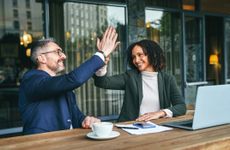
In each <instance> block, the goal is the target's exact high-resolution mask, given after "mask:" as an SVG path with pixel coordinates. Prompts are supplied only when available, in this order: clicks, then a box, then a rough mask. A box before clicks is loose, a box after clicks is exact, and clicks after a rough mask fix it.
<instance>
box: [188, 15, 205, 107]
mask: <svg viewBox="0 0 230 150" xmlns="http://www.w3.org/2000/svg"><path fill="white" fill-rule="evenodd" d="M202 32H203V30H202V25H201V19H200V18H197V17H193V16H186V17H185V65H186V70H185V73H186V82H187V83H191V82H201V81H204V61H203V60H204V59H203V45H202V34H201V33H202ZM197 87H198V86H197V85H191V86H186V88H185V100H186V104H187V105H188V106H190V105H192V106H194V103H195V97H196V91H197Z"/></svg>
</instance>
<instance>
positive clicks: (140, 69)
mask: <svg viewBox="0 0 230 150" xmlns="http://www.w3.org/2000/svg"><path fill="white" fill-rule="evenodd" d="M127 52H128V55H127V57H128V63H129V66H130V68H131V70H128V71H126V72H125V73H123V74H120V75H114V76H110V77H108V76H106V75H104V76H99V75H96V76H95V77H94V79H95V85H96V86H98V87H101V88H105V89H115V90H125V95H124V101H123V106H122V109H121V113H120V116H119V119H118V121H129V120H135V119H136V121H149V120H152V119H158V118H161V117H173V116H179V115H184V114H185V113H186V105H185V102H184V99H183V97H182V95H181V93H180V92H179V89H178V87H177V84H176V81H175V79H174V77H173V76H172V75H169V74H166V73H165V72H162V69H163V68H164V67H165V57H164V55H163V50H162V49H161V48H160V46H159V45H158V44H157V43H156V42H154V41H151V40H142V41H139V42H136V43H133V44H131V45H130V46H129V47H128V51H127ZM104 70H105V68H104ZM101 72H103V70H102V71H101Z"/></svg>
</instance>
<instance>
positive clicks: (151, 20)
mask: <svg viewBox="0 0 230 150" xmlns="http://www.w3.org/2000/svg"><path fill="white" fill-rule="evenodd" d="M145 13H146V15H145V16H146V18H145V23H146V30H147V38H148V39H151V40H153V41H156V42H158V43H159V44H160V46H161V47H162V48H163V50H164V54H165V57H166V71H167V72H169V73H171V74H173V75H174V76H175V77H176V80H177V82H178V84H179V85H181V63H180V61H181V57H180V55H181V54H180V53H181V41H182V40H181V30H180V29H181V19H180V14H179V13H174V12H166V11H158V10H146V11H145Z"/></svg>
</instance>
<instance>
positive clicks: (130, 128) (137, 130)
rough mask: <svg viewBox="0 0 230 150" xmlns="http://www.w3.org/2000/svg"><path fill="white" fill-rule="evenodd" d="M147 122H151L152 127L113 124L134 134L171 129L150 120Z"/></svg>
mask: <svg viewBox="0 0 230 150" xmlns="http://www.w3.org/2000/svg"><path fill="white" fill-rule="evenodd" d="M147 123H149V124H152V125H153V126H154V127H153V128H138V127H136V126H134V125H133V124H115V126H116V127H118V128H122V130H124V131H126V132H128V133H130V134H134V135H141V134H148V133H157V132H163V131H168V130H172V129H173V128H170V127H165V126H160V125H157V124H155V123H152V122H150V121H148V122H147Z"/></svg>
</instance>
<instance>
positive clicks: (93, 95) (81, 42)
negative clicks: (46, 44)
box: [64, 3, 126, 116]
mask: <svg viewBox="0 0 230 150" xmlns="http://www.w3.org/2000/svg"><path fill="white" fill-rule="evenodd" d="M64 17H65V18H64V20H65V21H64V24H65V51H66V52H67V62H66V63H67V64H66V65H67V68H68V70H67V71H69V70H72V69H73V68H75V67H77V66H79V65H80V64H82V63H83V62H84V61H85V60H86V59H88V58H90V57H91V56H92V55H93V54H94V53H95V52H96V51H97V47H96V41H97V37H101V36H102V34H103V31H105V29H106V28H107V26H110V25H112V26H114V27H115V28H116V30H117V32H118V34H119V38H118V40H119V41H120V42H121V44H120V45H119V47H118V48H117V50H116V51H115V52H114V53H113V54H112V55H111V56H110V62H109V64H108V74H109V75H113V74H119V73H121V72H124V71H125V69H126V67H125V65H124V53H125V49H126V47H125V45H126V34H125V33H126V27H125V22H126V20H125V7H118V6H106V5H93V4H83V3H65V4H64ZM75 93H76V96H77V99H78V101H77V103H78V105H79V107H80V109H81V110H82V111H83V112H84V113H85V114H87V115H94V116H107V115H118V114H119V112H120V109H121V105H122V102H123V92H122V91H115V90H104V89H99V88H96V87H95V85H94V82H93V79H90V80H89V81H88V82H87V83H85V84H83V86H81V87H79V88H78V89H76V90H75Z"/></svg>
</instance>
